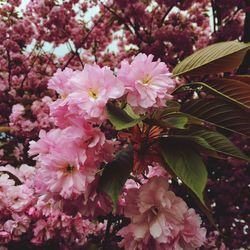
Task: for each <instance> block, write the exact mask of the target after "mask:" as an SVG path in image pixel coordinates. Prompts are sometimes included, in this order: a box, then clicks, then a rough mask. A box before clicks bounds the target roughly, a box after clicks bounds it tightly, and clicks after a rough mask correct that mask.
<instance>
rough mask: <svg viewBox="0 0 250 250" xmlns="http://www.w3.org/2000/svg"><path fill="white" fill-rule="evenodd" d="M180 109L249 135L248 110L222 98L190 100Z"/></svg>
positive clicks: (219, 125) (249, 118)
mask: <svg viewBox="0 0 250 250" xmlns="http://www.w3.org/2000/svg"><path fill="white" fill-rule="evenodd" d="M181 111H182V112H183V113H187V114H189V115H192V116H194V117H197V118H199V119H202V120H204V121H207V122H209V123H212V124H214V125H216V126H218V127H222V128H224V129H227V130H230V131H233V132H237V133H240V134H242V135H246V136H250V117H249V114H248V112H246V111H245V110H243V109H241V108H240V107H238V106H236V105H235V104H233V103H231V102H228V101H225V100H223V99H219V98H205V99H197V100H191V101H188V102H186V103H184V104H183V105H182V108H181Z"/></svg>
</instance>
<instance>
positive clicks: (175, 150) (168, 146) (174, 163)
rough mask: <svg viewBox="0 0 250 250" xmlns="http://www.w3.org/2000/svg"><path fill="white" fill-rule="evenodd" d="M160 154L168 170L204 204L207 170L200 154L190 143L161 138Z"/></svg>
mask: <svg viewBox="0 0 250 250" xmlns="http://www.w3.org/2000/svg"><path fill="white" fill-rule="evenodd" d="M160 146H161V155H162V157H163V159H164V161H165V163H166V164H167V166H168V167H169V168H170V172H171V173H172V174H174V175H175V176H177V177H178V178H180V180H181V181H182V182H183V183H184V184H185V185H186V186H187V187H188V188H189V189H190V190H191V191H192V192H193V193H194V194H195V196H196V197H197V198H198V199H199V200H200V202H201V203H202V204H203V205H204V206H206V205H205V201H204V197H203V192H204V189H205V186H206V183H207V170H206V167H205V165H204V163H203V160H202V158H201V157H200V155H199V154H198V153H197V152H196V151H195V150H194V149H193V148H192V147H190V143H187V142H186V143H185V142H183V141H179V140H176V139H175V138H163V139H162V140H161V142H160Z"/></svg>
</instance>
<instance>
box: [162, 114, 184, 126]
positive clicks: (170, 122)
mask: <svg viewBox="0 0 250 250" xmlns="http://www.w3.org/2000/svg"><path fill="white" fill-rule="evenodd" d="M161 123H162V125H164V126H166V127H169V128H178V129H186V125H187V124H188V118H187V117H186V116H172V117H168V118H166V119H164V120H162V121H161Z"/></svg>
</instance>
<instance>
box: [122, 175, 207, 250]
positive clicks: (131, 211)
mask: <svg viewBox="0 0 250 250" xmlns="http://www.w3.org/2000/svg"><path fill="white" fill-rule="evenodd" d="M125 201H126V206H125V207H124V209H125V216H127V217H129V218H130V219H131V223H130V224H129V225H128V226H127V227H125V228H123V229H122V230H120V231H119V233H118V234H119V235H120V236H123V237H124V240H122V242H121V243H120V246H122V247H125V249H131V250H132V249H145V248H146V247H148V246H149V245H150V244H153V245H154V249H179V248H178V246H180V244H181V245H185V247H186V248H184V249H195V248H197V247H200V246H201V245H202V244H203V243H204V241H205V229H201V228H200V219H199V217H198V216H197V215H196V214H195V213H193V210H190V212H189V210H188V207H187V205H186V203H185V202H184V201H183V200H182V199H181V198H179V197H176V196H175V194H174V193H173V192H172V191H169V190H168V183H167V179H166V178H163V177H153V178H151V179H150V180H149V181H148V182H147V183H146V184H144V185H142V186H141V187H140V188H139V189H137V188H134V189H133V188H132V189H130V190H128V193H127V196H126V197H125ZM189 216H190V217H189ZM179 241H180V242H181V243H180V244H179ZM161 247H162V248H161Z"/></svg>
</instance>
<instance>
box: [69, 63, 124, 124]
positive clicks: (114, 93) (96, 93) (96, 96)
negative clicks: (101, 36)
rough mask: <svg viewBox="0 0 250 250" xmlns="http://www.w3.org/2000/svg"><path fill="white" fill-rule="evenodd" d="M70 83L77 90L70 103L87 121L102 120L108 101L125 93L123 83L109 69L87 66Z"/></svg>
mask: <svg viewBox="0 0 250 250" xmlns="http://www.w3.org/2000/svg"><path fill="white" fill-rule="evenodd" d="M70 81H71V82H72V84H73V85H74V86H75V90H74V93H72V94H70V95H69V101H70V103H71V104H75V105H76V106H77V108H78V110H79V112H80V114H82V115H84V117H85V118H86V119H90V118H94V119H97V120H102V119H103V118H104V117H105V105H106V103H107V102H108V100H109V99H114V98H119V97H121V96H122V95H123V93H124V86H123V84H122V82H120V81H119V80H118V79H117V78H116V77H115V76H114V75H113V72H112V71H111V70H110V69H109V68H108V67H103V68H100V67H99V66H98V65H85V67H84V70H83V71H81V72H79V73H78V74H75V75H74V76H73V77H72V78H71V79H70Z"/></svg>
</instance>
